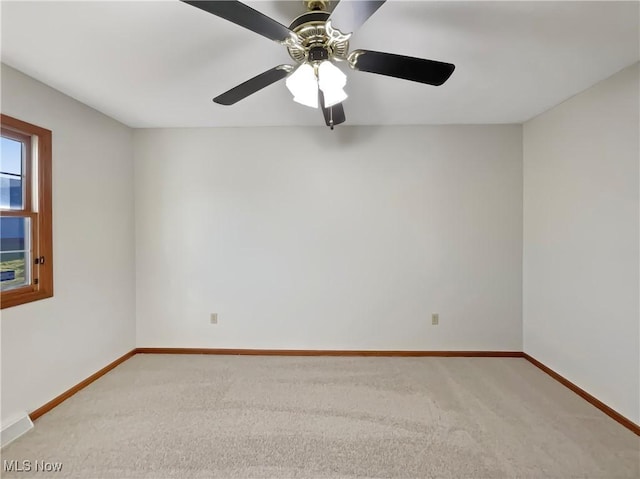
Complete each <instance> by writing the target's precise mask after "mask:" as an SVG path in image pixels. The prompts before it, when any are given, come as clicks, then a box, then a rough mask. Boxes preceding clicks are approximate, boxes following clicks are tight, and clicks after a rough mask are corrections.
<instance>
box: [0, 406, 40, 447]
mask: <svg viewBox="0 0 640 479" xmlns="http://www.w3.org/2000/svg"><path fill="white" fill-rule="evenodd" d="M7 422H8V423H9V424H7V425H6V426H4V425H3V426H2V438H1V443H0V446H1V447H4V446H6V445H7V444H9V443H10V442H13V441H15V440H16V439H18V438H19V437H20V436H22V435H23V434H26V433H27V432H29V431H30V430H31V429H32V428H33V423H32V422H31V419H30V418H29V415H28V414H27V413H26V412H25V413H24V414H23V415H22V416H20V417H18V418H16V419H13V420H12V421H11V420H10V421H7Z"/></svg>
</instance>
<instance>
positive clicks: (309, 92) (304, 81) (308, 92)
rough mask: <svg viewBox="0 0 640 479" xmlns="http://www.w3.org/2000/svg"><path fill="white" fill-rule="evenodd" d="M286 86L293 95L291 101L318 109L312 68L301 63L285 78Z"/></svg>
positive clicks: (316, 89)
mask: <svg viewBox="0 0 640 479" xmlns="http://www.w3.org/2000/svg"><path fill="white" fill-rule="evenodd" d="M286 84H287V88H288V89H289V91H290V92H291V94H292V95H293V101H295V102H298V103H300V104H302V105H305V106H309V107H311V108H318V80H317V79H316V74H315V71H314V69H313V66H311V65H310V64H308V63H303V64H302V65H300V66H299V67H298V68H297V69H296V70H295V71H294V72H293V73H292V74H291V75H289V76H288V77H287V81H286Z"/></svg>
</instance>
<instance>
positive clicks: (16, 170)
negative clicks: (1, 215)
mask: <svg viewBox="0 0 640 479" xmlns="http://www.w3.org/2000/svg"><path fill="white" fill-rule="evenodd" d="M22 149H23V144H22V143H21V142H19V141H16V140H12V139H11V138H5V137H2V143H0V208H12V209H22V207H23V206H22V205H23V196H24V195H23V190H22V185H23V169H22V166H23V165H22V155H23V151H22Z"/></svg>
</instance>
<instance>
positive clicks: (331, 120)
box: [318, 90, 347, 130]
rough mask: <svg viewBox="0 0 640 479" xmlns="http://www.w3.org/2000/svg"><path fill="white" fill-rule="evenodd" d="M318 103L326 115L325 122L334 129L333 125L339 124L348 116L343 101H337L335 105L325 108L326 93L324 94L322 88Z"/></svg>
mask: <svg viewBox="0 0 640 479" xmlns="http://www.w3.org/2000/svg"><path fill="white" fill-rule="evenodd" d="M318 96H319V98H318V103H319V104H320V108H322V114H323V115H324V122H325V123H326V124H327V126H328V127H330V128H331V129H332V130H333V127H334V126H336V125H339V124H340V123H344V122H345V121H346V120H347V118H346V117H345V116H344V107H343V106H342V103H337V104H335V105H333V106H330V107H328V108H325V106H324V95H323V94H322V90H318Z"/></svg>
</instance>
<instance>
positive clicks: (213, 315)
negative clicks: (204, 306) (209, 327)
mask: <svg viewBox="0 0 640 479" xmlns="http://www.w3.org/2000/svg"><path fill="white" fill-rule="evenodd" d="M210 321H211V324H218V313H211V318H210Z"/></svg>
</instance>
